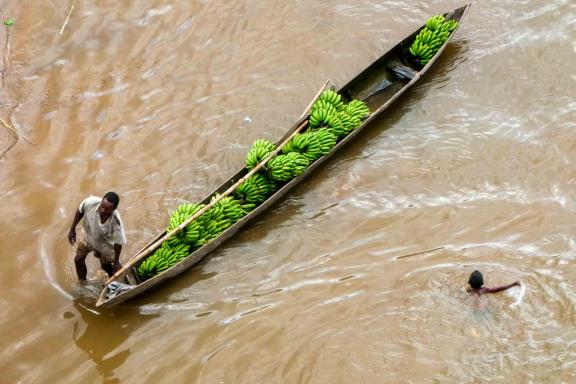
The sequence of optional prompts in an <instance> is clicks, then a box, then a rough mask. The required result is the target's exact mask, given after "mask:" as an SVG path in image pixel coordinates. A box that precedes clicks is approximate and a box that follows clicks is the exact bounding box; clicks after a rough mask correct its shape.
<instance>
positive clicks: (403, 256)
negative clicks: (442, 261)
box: [395, 247, 444, 260]
mask: <svg viewBox="0 0 576 384" xmlns="http://www.w3.org/2000/svg"><path fill="white" fill-rule="evenodd" d="M441 249H444V247H438V248H433V249H428V250H426V251H420V252H414V253H409V254H407V255H402V256H396V257H395V259H396V260H398V259H404V258H406V257H411V256H418V255H423V254H425V253H431V252H436V251H439V250H441Z"/></svg>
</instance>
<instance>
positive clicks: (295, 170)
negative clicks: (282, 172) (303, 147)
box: [286, 152, 310, 177]
mask: <svg viewBox="0 0 576 384" xmlns="http://www.w3.org/2000/svg"><path fill="white" fill-rule="evenodd" d="M286 157H287V158H288V159H289V160H290V161H291V162H292V164H293V166H292V177H296V176H300V175H301V174H302V173H303V172H304V171H305V170H306V168H308V166H309V165H310V161H308V159H307V158H306V156H304V155H302V154H300V153H298V152H290V153H287V154H286Z"/></svg>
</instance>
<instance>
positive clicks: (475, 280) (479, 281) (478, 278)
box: [468, 271, 484, 289]
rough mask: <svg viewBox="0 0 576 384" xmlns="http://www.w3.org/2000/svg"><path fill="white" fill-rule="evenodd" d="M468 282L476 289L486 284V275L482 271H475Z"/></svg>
mask: <svg viewBox="0 0 576 384" xmlns="http://www.w3.org/2000/svg"><path fill="white" fill-rule="evenodd" d="M468 284H470V286H471V287H472V288H474V289H478V288H481V287H482V285H484V276H482V273H481V272H480V271H474V272H472V274H471V275H470V278H469V279H468Z"/></svg>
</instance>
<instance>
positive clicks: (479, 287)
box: [467, 271, 520, 296]
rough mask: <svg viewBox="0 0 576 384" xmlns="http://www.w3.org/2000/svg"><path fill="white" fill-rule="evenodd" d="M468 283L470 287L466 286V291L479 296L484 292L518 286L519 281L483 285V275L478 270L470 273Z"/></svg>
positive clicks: (494, 291) (493, 291)
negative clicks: (497, 285) (490, 286)
mask: <svg viewBox="0 0 576 384" xmlns="http://www.w3.org/2000/svg"><path fill="white" fill-rule="evenodd" d="M468 284H470V288H468V290H467V292H468V293H473V294H476V295H479V296H480V295H484V294H486V293H496V292H500V291H505V290H507V289H509V288H512V287H516V286H520V282H518V281H515V282H513V283H512V284H508V285H502V286H500V287H492V288H488V287H483V285H484V276H482V272H480V271H474V272H472V274H471V275H470V278H469V279H468Z"/></svg>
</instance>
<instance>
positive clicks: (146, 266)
mask: <svg viewBox="0 0 576 384" xmlns="http://www.w3.org/2000/svg"><path fill="white" fill-rule="evenodd" d="M189 251H190V246H188V245H187V244H177V245H175V246H171V245H169V244H168V243H167V242H164V243H163V244H162V245H161V246H160V248H158V249H157V250H156V251H155V252H154V253H153V254H152V256H150V257H148V258H147V259H146V260H144V261H143V262H142V263H140V265H139V266H138V267H137V268H136V273H137V274H138V276H140V278H141V279H143V280H148V279H149V278H151V277H152V276H155V275H157V274H159V273H161V272H164V271H165V270H167V269H168V268H170V267H172V266H173V265H175V264H177V263H179V262H180V261H182V260H183V259H184V258H185V257H186V256H188V253H189Z"/></svg>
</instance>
